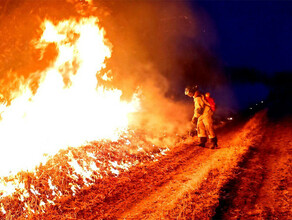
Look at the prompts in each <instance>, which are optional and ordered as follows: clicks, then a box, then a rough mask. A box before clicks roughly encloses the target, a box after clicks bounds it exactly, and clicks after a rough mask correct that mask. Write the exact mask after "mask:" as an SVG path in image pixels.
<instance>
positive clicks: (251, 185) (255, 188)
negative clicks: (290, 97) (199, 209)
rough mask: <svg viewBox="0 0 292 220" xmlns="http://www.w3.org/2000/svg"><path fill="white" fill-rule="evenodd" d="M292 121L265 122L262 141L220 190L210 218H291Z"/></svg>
mask: <svg viewBox="0 0 292 220" xmlns="http://www.w3.org/2000/svg"><path fill="white" fill-rule="evenodd" d="M290 125H291V119H287V120H283V121H280V122H277V123H272V122H270V123H268V125H267V126H266V127H265V130H264V131H263V132H264V138H263V142H259V143H257V145H256V146H254V147H253V148H252V149H251V152H250V153H249V154H248V155H247V156H246V158H245V160H244V161H243V163H242V164H240V166H239V169H238V170H237V171H236V178H234V179H231V180H230V181H229V182H228V183H227V184H226V185H225V186H224V187H223V188H222V190H221V195H220V203H219V204H220V205H219V206H218V207H217V209H216V214H215V215H214V217H213V219H239V218H240V219H292V205H291V199H292V165H291V164H292V140H291V137H292V128H291V126H290Z"/></svg>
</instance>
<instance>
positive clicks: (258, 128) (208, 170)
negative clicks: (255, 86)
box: [6, 111, 292, 219]
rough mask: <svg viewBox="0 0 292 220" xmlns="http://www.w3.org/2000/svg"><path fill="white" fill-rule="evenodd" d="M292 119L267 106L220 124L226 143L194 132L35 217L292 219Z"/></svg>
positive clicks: (223, 139) (223, 140) (220, 137)
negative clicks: (206, 144)
mask: <svg viewBox="0 0 292 220" xmlns="http://www.w3.org/2000/svg"><path fill="white" fill-rule="evenodd" d="M291 124H292V121H291V118H285V119H282V120H279V121H269V120H268V119H267V116H266V112H264V111H263V112H260V113H258V114H257V115H255V116H254V117H252V118H250V119H249V120H248V121H247V122H244V123H243V122H241V123H238V124H236V125H235V124H234V125H231V126H226V127H225V128H223V129H221V130H220V131H218V138H219V142H218V144H219V147H220V148H219V149H216V150H211V149H208V148H200V147H197V146H195V143H196V139H195V140H194V139H190V138H189V139H187V140H185V141H184V142H182V143H180V144H178V145H177V146H175V147H174V148H173V149H172V150H171V151H169V152H168V153H167V154H166V155H164V156H161V157H160V158H158V160H153V161H146V162H144V163H140V164H138V165H136V166H134V167H131V168H130V169H129V170H128V171H125V172H122V173H121V174H120V175H119V176H118V177H113V176H109V177H107V178H103V179H102V180H99V181H96V183H95V184H94V185H92V186H90V187H88V188H85V189H83V190H81V191H80V192H78V193H77V194H76V195H75V196H74V197H67V198H61V199H60V201H59V202H58V203H56V204H55V205H51V206H48V207H47V208H46V210H45V211H44V212H43V213H38V214H32V215H31V216H30V217H29V218H30V219H292V202H291V199H292V198H291V197H292V193H291V190H292V185H291V183H292V179H291V176H292V172H291V171H292V165H291V164H292V163H291V162H292V140H291V137H292V126H291ZM6 217H7V216H6ZM22 218H23V216H21V217H20V218H19V219H22ZM8 219H9V218H8Z"/></svg>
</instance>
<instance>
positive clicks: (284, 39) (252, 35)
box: [192, 1, 292, 109]
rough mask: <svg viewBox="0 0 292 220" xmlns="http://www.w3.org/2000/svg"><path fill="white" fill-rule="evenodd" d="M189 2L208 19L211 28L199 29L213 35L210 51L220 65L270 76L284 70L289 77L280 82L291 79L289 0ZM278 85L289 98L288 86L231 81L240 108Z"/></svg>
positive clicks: (291, 6)
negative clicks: (214, 40) (211, 50)
mask: <svg viewBox="0 0 292 220" xmlns="http://www.w3.org/2000/svg"><path fill="white" fill-rule="evenodd" d="M192 4H193V6H194V8H195V9H196V10H198V9H199V10H201V11H203V12H204V13H205V15H206V17H207V19H208V20H209V21H208V23H209V24H211V28H210V27H207V26H206V29H202V30H201V31H202V34H205V36H206V37H208V35H216V36H215V38H216V42H215V43H214V45H213V50H214V51H215V53H216V55H217V57H218V59H219V60H220V62H222V65H223V66H224V68H226V67H236V68H250V69H253V70H256V71H258V72H260V73H261V74H263V76H267V77H270V78H271V77H277V75H278V74H279V72H286V73H288V75H289V74H290V76H288V77H287V75H286V76H285V77H284V80H282V81H285V78H288V79H290V78H291V75H292V74H291V73H292V62H291V58H292V1H196V2H194V3H192ZM205 19H206V18H205ZM209 26H210V25H209ZM212 31H213V32H214V33H215V34H214V33H212ZM270 81H273V79H272V80H270ZM278 82H280V83H282V84H283V83H284V82H281V80H280V81H279V80H278ZM271 84H272V86H271ZM285 85H287V84H285ZM279 88H280V90H282V93H281V94H280V95H279V97H282V99H283V100H286V99H288V100H289V97H288V95H287V92H288V93H289V91H290V90H289V88H285V89H282V85H280V84H279V85H273V83H270V84H267V83H264V82H261V81H259V82H248V79H247V80H246V79H244V82H242V83H241V82H240V81H237V82H232V89H233V92H234V93H235V99H236V100H237V107H239V108H241V109H244V108H248V107H250V106H251V105H252V104H254V103H258V102H260V100H265V99H267V98H268V97H269V96H271V92H274V91H275V90H279ZM215 96H216V94H215ZM272 96H273V97H274V98H276V99H278V98H279V97H276V96H275V95H272ZM217 98H219V99H220V97H217Z"/></svg>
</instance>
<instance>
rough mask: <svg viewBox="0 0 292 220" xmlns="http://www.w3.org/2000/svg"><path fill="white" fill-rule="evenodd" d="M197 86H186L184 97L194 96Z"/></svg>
mask: <svg viewBox="0 0 292 220" xmlns="http://www.w3.org/2000/svg"><path fill="white" fill-rule="evenodd" d="M198 88H199V87H198V86H197V85H194V86H187V87H186V88H185V95H189V94H191V93H192V94H195V92H196V91H197V90H198Z"/></svg>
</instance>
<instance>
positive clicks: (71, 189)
mask: <svg viewBox="0 0 292 220" xmlns="http://www.w3.org/2000/svg"><path fill="white" fill-rule="evenodd" d="M134 135H135V134H134V133H132V134H131V133H130V134H128V135H127V137H126V136H125V137H123V138H121V139H120V140H119V141H117V142H95V143H91V144H90V145H87V146H83V147H79V148H68V149H65V150H60V151H59V152H58V153H57V154H56V155H55V156H53V157H50V158H48V161H47V162H46V163H45V164H40V165H39V166H37V167H36V168H35V170H34V171H33V172H32V171H31V172H29V171H22V172H19V173H18V174H17V175H15V176H10V177H4V178H2V179H1V183H2V186H5V188H4V190H5V191H1V197H0V203H1V208H2V212H1V214H0V218H1V219H5V218H8V219H9V218H12V219H22V218H32V217H33V216H35V215H40V214H42V213H46V210H47V209H48V208H49V209H58V207H60V206H64V201H66V200H68V201H69V200H72V199H73V200H74V197H75V196H78V195H79V196H80V194H83V193H84V192H85V191H86V190H88V189H90V187H91V186H92V185H96V184H97V185H98V186H100V187H101V188H103V187H107V185H106V184H105V185H103V182H105V183H106V182H107V181H108V180H113V179H114V178H116V177H117V176H119V174H121V173H123V172H127V171H128V170H129V168H130V167H132V166H135V165H137V164H142V163H145V162H146V161H154V160H156V158H157V157H159V156H160V155H161V154H164V152H165V151H166V150H167V148H164V149H163V148H158V147H157V146H154V145H153V144H151V143H150V142H145V140H144V141H143V140H141V138H139V137H137V136H136V137H135V136H134ZM129 136H130V137H129ZM142 142H143V145H141V144H142ZM142 146H145V148H142ZM145 149H148V150H145ZM9 186H10V187H9ZM8 190H11V194H7V193H8ZM103 197H104V195H103V194H100V195H96V197H95V198H93V201H94V202H95V203H98V201H99V200H100V199H102V198H103ZM65 203H66V202H65ZM78 208H80V209H82V204H80V206H77V207H76V206H74V207H65V209H67V210H69V209H74V210H75V211H74V212H76V209H78ZM65 219H66V218H65Z"/></svg>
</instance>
